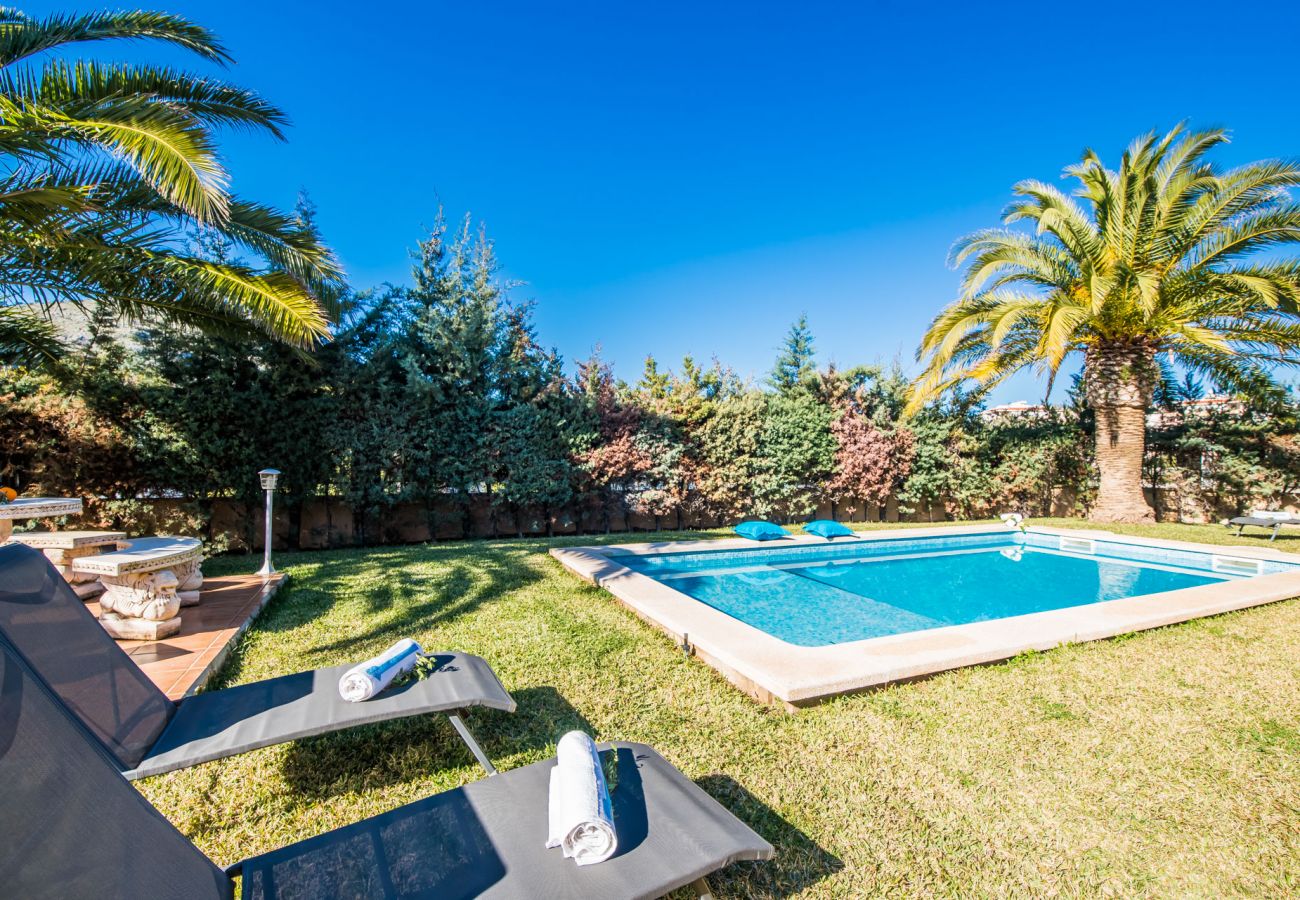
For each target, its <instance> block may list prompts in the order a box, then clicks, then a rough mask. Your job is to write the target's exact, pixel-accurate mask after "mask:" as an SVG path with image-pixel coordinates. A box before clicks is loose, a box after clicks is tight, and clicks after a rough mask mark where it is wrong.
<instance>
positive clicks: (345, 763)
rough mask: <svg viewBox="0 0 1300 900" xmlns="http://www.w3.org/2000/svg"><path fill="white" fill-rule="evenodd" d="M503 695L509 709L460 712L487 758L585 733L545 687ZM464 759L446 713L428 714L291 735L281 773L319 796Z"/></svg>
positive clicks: (414, 775) (421, 774)
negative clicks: (512, 709)
mask: <svg viewBox="0 0 1300 900" xmlns="http://www.w3.org/2000/svg"><path fill="white" fill-rule="evenodd" d="M511 695H512V696H513V697H514V698H515V702H516V703H517V704H518V708H517V709H516V710H515V712H514V713H513V714H511V713H504V712H498V711H496V710H490V709H482V710H476V709H471V710H470V711H469V715H468V716H467V717H466V724H467V725H468V726H469V728H470V731H471V732H473V734H474V737H475V738H476V739H477V740H478V742H479V744H480V745H481V746H482V747H483V751H484V752H485V753H486V754H487V755H488V758H489V759H491V760H493V762H497V761H499V760H500V759H502V758H504V757H507V756H512V755H514V754H520V753H528V752H530V751H531V752H537V751H540V750H543V749H546V748H549V747H551V746H553V745H554V744H555V742H556V741H557V740H559V739H560V737H561V736H562V735H563V734H564V733H565V732H567V731H572V730H574V729H581V730H584V731H587V732H590V731H591V723H590V722H588V721H587V720H586V719H585V718H584V717H583V715H582V714H581V713H580V712H578V710H577V709H575V708H574V707H573V706H572V705H571V704H570V703H569V702H568V701H567V700H565V699H564V697H563V696H562V695H561V694H560V692H559V691H557V690H556V689H555V688H553V687H549V686H541V687H531V688H524V689H523V690H518V691H512V692H511ZM466 765H469V766H475V767H477V764H476V763H475V762H474V757H473V756H472V755H471V754H470V751H469V748H468V747H466V746H465V744H464V743H462V742H461V740H460V737H459V736H458V735H457V734H456V732H455V731H454V730H453V729H452V727H451V723H449V722H448V721H447V718H446V716H444V715H442V714H438V713H435V714H431V715H423V716H412V717H410V718H406V719H396V720H393V721H391V722H383V723H379V724H376V725H363V726H359V727H357V728H349V729H347V730H346V731H339V732H335V733H333V734H328V735H321V736H319V737H312V738H306V739H303V740H300V741H295V742H294V743H292V744H290V745H289V748H288V750H287V752H286V753H285V756H284V763H283V770H282V771H283V775H284V780H285V784H286V785H288V786H289V788H291V789H292V790H293V791H295V792H300V793H301V794H303V795H304V796H308V797H312V798H314V799H318V800H323V799H328V798H331V797H337V796H339V795H341V794H347V793H350V792H354V791H364V790H372V789H374V788H377V787H388V786H391V785H396V784H405V783H408V782H411V781H416V780H419V779H421V778H425V777H427V776H428V775H429V773H430V772H437V771H441V770H443V769H451V768H456V767H460V766H466Z"/></svg>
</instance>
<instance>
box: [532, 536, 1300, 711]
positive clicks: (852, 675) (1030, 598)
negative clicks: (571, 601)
mask: <svg viewBox="0 0 1300 900" xmlns="http://www.w3.org/2000/svg"><path fill="white" fill-rule="evenodd" d="M551 552H552V555H554V556H555V557H556V558H557V559H559V560H560V562H561V563H563V564H564V565H565V566H566V567H567V568H568V569H569V570H570V571H572V572H574V573H575V574H578V575H580V576H582V577H583V578H586V579H588V580H590V581H593V582H595V583H596V584H598V585H600V586H601V587H603V588H605V589H606V590H608V591H609V592H610V593H611V594H613V595H614V596H615V597H617V598H618V599H619V600H621V601H622V602H623V603H625V604H626V605H627V606H629V607H630V608H632V609H633V610H634V611H635V612H637V613H638V614H639V615H640V616H642V617H643V618H645V619H646V620H648V621H649V622H651V623H652V624H654V625H656V626H657V627H659V628H661V629H662V630H664V631H666V632H668V633H669V634H670V635H672V636H673V637H674V638H676V639H678V642H679V643H680V644H681V645H682V647H683V648H684V649H686V650H688V651H689V652H691V653H694V654H696V655H697V656H699V657H701V658H703V659H704V660H705V661H706V662H708V663H709V664H711V665H713V666H714V668H716V669H718V670H719V671H720V672H722V674H724V675H725V676H726V677H727V678H729V679H730V680H731V681H733V682H734V683H735V684H737V685H738V686H740V687H741V688H742V689H744V690H746V691H747V692H749V693H751V694H753V695H754V696H756V697H760V698H761V699H764V700H769V701H779V702H782V703H785V704H786V705H801V704H804V703H807V702H812V701H815V700H818V699H821V698H824V697H827V696H831V695H834V694H836V693H843V692H846V691H852V690H861V689H863V688H866V687H872V686H877V685H881V684H887V683H889V682H892V681H899V680H904V679H909V678H914V677H919V676H922V675H926V674H931V673H934V672H939V671H943V670H944V669H949V668H955V667H958V666H964V665H972V664H976V663H981V662H991V661H995V660H998V659H1006V658H1008V657H1010V656H1014V655H1016V654H1017V653H1021V652H1024V651H1025V650H1029V649H1038V650H1043V649H1049V648H1051V647H1055V646H1059V645H1060V644H1063V643H1069V642H1077V641H1087V640H1095V639H1097V638H1102V637H1110V636H1113V635H1117V634H1123V633H1126V632H1131V631H1139V630H1142V629H1146V628H1154V627H1158V626H1160V625H1167V624H1171V623H1174V622H1181V621H1186V620H1187V619H1191V618H1196V617H1199V616H1204V615H1214V614H1217V613H1221V612H1225V611H1229V610H1233V609H1241V608H1244V607H1247V606H1254V605H1258V604H1260V603H1269V602H1273V601H1276V600H1282V599H1287V598H1290V597H1297V596H1300V556H1296V555H1294V554H1286V553H1281V552H1279V551H1277V550H1275V549H1272V548H1263V547H1261V548H1239V547H1216V546H1208V545H1202V544H1189V543H1184V542H1175V541H1163V540H1154V539H1144V538H1136V537H1128V536H1119V535H1113V534H1110V533H1106V532H1098V531H1086V532H1085V531H1074V530H1065V529H1052V528H1032V529H1030V530H1029V532H1028V533H1026V534H1021V533H1019V532H1010V531H1008V530H1006V529H1004V528H998V527H991V526H987V525H984V526H958V527H947V528H928V529H916V530H913V529H909V530H896V531H890V532H877V533H872V534H865V535H862V536H861V537H860V538H855V539H844V540H837V541H835V542H834V543H828V542H826V541H825V540H821V539H814V538H811V537H810V536H800V537H796V538H791V539H784V540H781V541H774V542H770V543H767V544H755V543H753V542H750V541H743V540H733V539H727V540H720V541H700V542H678V543H672V544H638V545H623V546H615V547H608V546H606V547H578V548H556V549H555V550H552V551H551Z"/></svg>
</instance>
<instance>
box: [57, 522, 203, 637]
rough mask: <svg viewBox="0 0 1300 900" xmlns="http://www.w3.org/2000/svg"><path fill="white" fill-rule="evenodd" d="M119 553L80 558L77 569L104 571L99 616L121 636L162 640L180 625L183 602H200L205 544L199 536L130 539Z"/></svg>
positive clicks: (111, 630) (177, 629) (116, 634)
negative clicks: (198, 538) (197, 537)
mask: <svg viewBox="0 0 1300 900" xmlns="http://www.w3.org/2000/svg"><path fill="white" fill-rule="evenodd" d="M121 546H122V549H120V550H118V551H116V552H115V553H103V554H100V555H99V556H90V557H84V558H82V559H78V560H75V561H74V562H73V564H72V567H73V570H74V571H76V572H78V573H82V574H92V575H97V576H98V577H99V580H100V583H102V584H103V585H104V594H103V596H102V597H100V598H99V605H100V614H99V620H100V622H101V623H102V624H103V626H104V630H105V631H107V632H108V633H109V634H111V635H112V636H113V637H115V638H120V639H123V640H135V641H156V640H159V639H161V638H165V637H169V636H170V635H173V634H175V633H176V632H177V631H179V630H180V627H181V617H180V616H179V615H178V613H179V612H180V608H181V607H182V606H192V605H194V604H196V603H198V602H199V588H200V587H202V585H203V572H202V571H201V569H200V566H201V565H202V563H203V545H202V544H201V543H200V542H199V541H198V540H197V539H196V538H184V537H151V538H135V539H132V540H128V541H124V542H123V543H122V545H121Z"/></svg>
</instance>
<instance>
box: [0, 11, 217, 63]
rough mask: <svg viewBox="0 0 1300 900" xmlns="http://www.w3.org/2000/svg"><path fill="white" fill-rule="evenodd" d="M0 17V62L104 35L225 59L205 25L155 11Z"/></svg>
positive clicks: (17, 13)
mask: <svg viewBox="0 0 1300 900" xmlns="http://www.w3.org/2000/svg"><path fill="white" fill-rule="evenodd" d="M5 13H6V14H5V15H4V16H0V66H9V65H12V64H13V63H16V62H18V61H19V60H22V59H25V58H27V57H29V56H33V55H36V54H38V53H45V52H48V51H50V50H55V49H57V48H59V47H64V46H67V45H68V44H75V43H83V42H86V41H103V40H154V41H161V42H164V43H168V44H173V45H175V46H178V47H183V48H185V49H186V50H190V51H193V52H194V53H197V54H198V55H199V56H202V57H204V58H205V59H209V60H213V61H215V62H228V61H230V56H229V54H228V53H227V52H226V49H225V48H224V47H223V46H222V45H221V42H220V41H218V40H217V38H216V36H215V35H213V34H212V32H210V31H208V29H206V28H204V27H202V26H200V25H196V24H194V23H193V22H190V21H188V20H187V19H183V18H181V17H180V16H173V15H169V14H167V13H159V12H145V11H140V10H137V11H134V12H93V13H83V14H80V15H72V14H56V15H52V16H47V17H45V18H43V19H34V18H31V17H29V16H26V15H23V14H22V13H19V12H17V11H16V10H8V9H7V10H6V11H5Z"/></svg>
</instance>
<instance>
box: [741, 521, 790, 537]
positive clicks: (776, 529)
mask: <svg viewBox="0 0 1300 900" xmlns="http://www.w3.org/2000/svg"><path fill="white" fill-rule="evenodd" d="M736 534H738V535H740V536H741V537H743V538H749V539H750V540H751V541H772V540H776V539H777V538H783V537H789V536H790V532H788V531H786V530H785V529H784V528H782V527H781V526H780V525H773V524H772V523H771V522H741V523H740V524H739V525H737V526H736Z"/></svg>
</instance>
